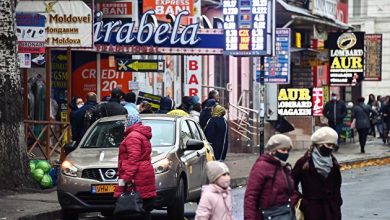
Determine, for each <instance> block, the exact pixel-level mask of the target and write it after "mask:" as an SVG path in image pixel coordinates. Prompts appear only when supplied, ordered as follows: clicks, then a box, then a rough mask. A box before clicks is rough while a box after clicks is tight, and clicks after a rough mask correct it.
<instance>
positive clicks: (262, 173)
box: [244, 134, 299, 220]
mask: <svg viewBox="0 0 390 220" xmlns="http://www.w3.org/2000/svg"><path fill="white" fill-rule="evenodd" d="M291 149H292V141H291V139H290V138H289V137H288V136H286V135H283V134H276V135H273V136H272V137H271V138H270V139H269V140H268V142H267V145H266V146H265V150H266V152H265V153H264V154H262V155H261V156H260V157H259V158H258V159H257V161H256V162H255V164H254V165H253V167H252V170H251V172H250V174H249V178H248V184H247V188H246V191H245V197H244V220H259V219H261V220H263V219H264V220H265V219H268V218H267V213H268V212H269V211H270V210H275V209H277V210H280V211H286V212H287V213H288V216H285V217H286V218H283V219H286V220H293V219H295V217H294V211H293V209H292V207H294V206H295V204H296V203H297V201H298V197H299V195H298V192H297V191H296V190H295V188H294V181H293V179H292V177H291V165H290V164H289V163H287V158H288V156H289V152H290V150H291Z"/></svg>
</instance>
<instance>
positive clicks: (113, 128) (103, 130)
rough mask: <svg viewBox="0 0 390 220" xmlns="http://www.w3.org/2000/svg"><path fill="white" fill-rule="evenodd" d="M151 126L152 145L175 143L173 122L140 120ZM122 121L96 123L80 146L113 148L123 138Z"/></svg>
mask: <svg viewBox="0 0 390 220" xmlns="http://www.w3.org/2000/svg"><path fill="white" fill-rule="evenodd" d="M142 122H143V124H145V125H148V126H150V127H151V128H152V139H151V144H152V147H168V146H172V145H174V144H175V122H174V121H168V120H151V119H147V120H142ZM123 133H124V121H123V120H118V121H106V122H100V123H98V124H97V125H96V126H95V127H94V128H93V129H92V131H91V132H89V133H88V134H87V135H88V136H87V137H86V139H85V141H84V143H83V144H82V148H115V147H119V144H120V143H121V142H122V140H123V138H124V137H123Z"/></svg>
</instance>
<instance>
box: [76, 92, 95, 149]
mask: <svg viewBox="0 0 390 220" xmlns="http://www.w3.org/2000/svg"><path fill="white" fill-rule="evenodd" d="M96 101H97V99H96V94H95V93H93V92H89V93H88V94H87V102H86V103H85V104H84V105H83V106H82V107H81V108H79V109H78V110H77V111H75V113H74V115H73V116H74V121H75V122H74V123H75V124H74V126H73V125H72V127H73V129H72V137H73V140H74V141H76V142H77V143H78V142H80V140H81V138H82V137H83V135H84V133H85V131H86V130H87V129H88V127H87V128H85V127H84V115H85V112H87V111H88V110H89V109H91V108H94V107H95V106H96V105H97V102H96ZM73 132H74V133H73Z"/></svg>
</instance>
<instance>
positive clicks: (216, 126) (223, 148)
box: [204, 105, 229, 161]
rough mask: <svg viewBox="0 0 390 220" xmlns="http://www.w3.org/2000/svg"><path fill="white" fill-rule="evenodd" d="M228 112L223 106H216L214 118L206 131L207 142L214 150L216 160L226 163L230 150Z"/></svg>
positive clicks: (212, 117) (213, 113)
mask: <svg viewBox="0 0 390 220" xmlns="http://www.w3.org/2000/svg"><path fill="white" fill-rule="evenodd" d="M225 114H226V110H225V108H224V107H222V106H221V105H217V106H215V108H214V109H213V112H212V116H211V118H210V119H209V121H208V122H207V125H206V127H205V129H204V133H205V135H206V138H207V141H208V142H210V144H211V147H212V148H213V150H214V156H215V159H216V160H219V161H224V160H225V158H226V153H227V150H228V144H229V140H228V123H227V121H226V119H225V117H224V116H225Z"/></svg>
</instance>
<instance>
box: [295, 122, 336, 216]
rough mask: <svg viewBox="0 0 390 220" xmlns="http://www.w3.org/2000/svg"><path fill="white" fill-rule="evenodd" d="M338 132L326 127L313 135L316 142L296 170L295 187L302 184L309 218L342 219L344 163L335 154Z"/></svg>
mask: <svg viewBox="0 0 390 220" xmlns="http://www.w3.org/2000/svg"><path fill="white" fill-rule="evenodd" d="M337 139H338V135H337V133H336V132H335V131H334V130H333V129H332V128H330V127H322V128H320V129H318V130H317V131H315V132H314V133H313V135H312V136H311V141H312V145H311V146H310V148H309V149H308V151H307V152H306V153H305V155H304V156H302V157H301V158H300V159H299V160H298V161H297V162H296V163H295V166H294V169H293V172H292V175H293V178H294V181H295V188H296V189H298V186H299V184H301V189H302V201H301V204H300V207H299V208H300V210H301V211H302V212H303V215H304V219H305V220H341V205H342V204H343V200H342V198H341V192H340V188H341V173H340V165H339V164H338V162H337V160H336V158H335V157H334V156H333V154H332V150H333V149H334V147H335V146H336V144H337Z"/></svg>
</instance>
